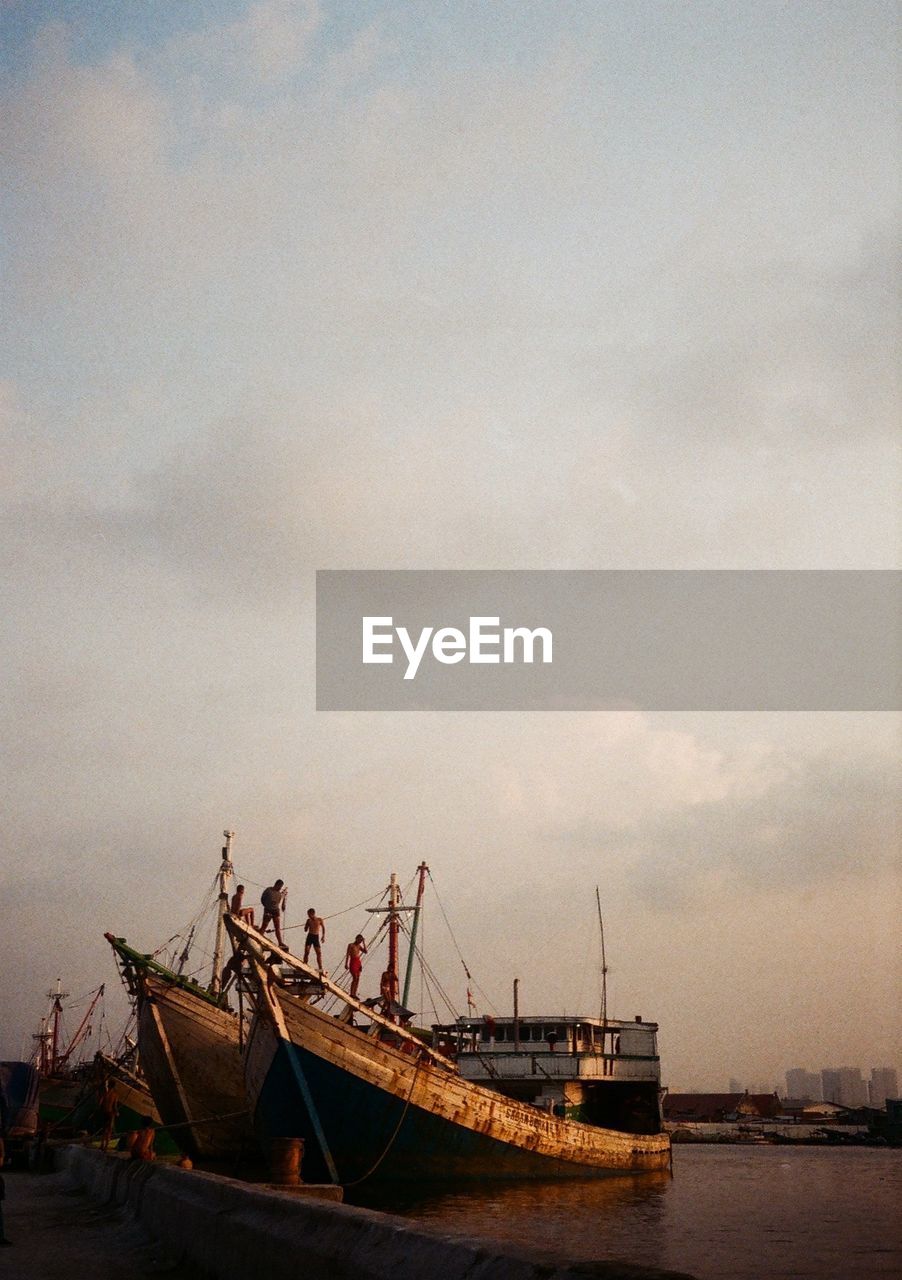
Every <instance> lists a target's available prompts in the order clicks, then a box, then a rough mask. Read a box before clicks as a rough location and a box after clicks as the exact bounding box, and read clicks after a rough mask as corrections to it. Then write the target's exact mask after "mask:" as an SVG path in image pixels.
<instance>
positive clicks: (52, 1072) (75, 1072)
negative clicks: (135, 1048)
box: [32, 978, 104, 1138]
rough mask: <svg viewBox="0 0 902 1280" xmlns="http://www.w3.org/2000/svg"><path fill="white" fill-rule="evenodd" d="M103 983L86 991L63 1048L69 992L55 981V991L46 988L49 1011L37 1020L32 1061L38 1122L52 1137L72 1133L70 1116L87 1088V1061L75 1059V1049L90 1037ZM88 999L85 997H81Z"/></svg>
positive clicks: (60, 1136)
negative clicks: (83, 1010) (80, 1013)
mask: <svg viewBox="0 0 902 1280" xmlns="http://www.w3.org/2000/svg"><path fill="white" fill-rule="evenodd" d="M103 993H104V986H103V984H102V983H101V985H100V986H99V987H98V988H97V990H96V991H94V992H91V993H90V1002H89V1004H88V1008H87V1012H86V1013H85V1014H84V1016H83V1018H82V1020H81V1022H80V1023H79V1025H78V1028H77V1030H76V1031H75V1034H74V1035H73V1036H72V1038H71V1040H70V1041H69V1043H68V1044H67V1045H66V1046H65V1048H63V1045H62V1036H63V1027H62V1022H63V1001H64V1000H67V999H68V997H69V993H68V992H67V991H63V989H62V982H61V981H60V979H59V978H57V980H56V990H55V991H48V992H47V998H48V1000H49V1001H50V1012H49V1014H48V1016H47V1017H45V1018H42V1019H41V1030H40V1031H39V1032H38V1033H37V1034H36V1035H35V1037H34V1040H35V1042H36V1043H35V1051H34V1055H33V1058H32V1062H33V1065H34V1068H35V1070H36V1071H37V1075H38V1081H39V1084H38V1123H39V1126H40V1127H41V1128H44V1129H46V1130H47V1131H48V1132H51V1133H53V1135H54V1137H58V1138H64V1137H71V1135H72V1134H73V1133H74V1132H75V1130H74V1127H73V1123H72V1118H73V1116H74V1113H75V1110H76V1108H77V1107H78V1105H79V1103H80V1102H81V1100H82V1098H83V1097H84V1096H85V1093H86V1092H87V1090H88V1075H89V1072H90V1064H89V1063H85V1062H80V1061H78V1059H77V1056H76V1054H77V1050H78V1049H79V1048H81V1047H82V1046H83V1045H85V1044H86V1043H87V1041H88V1040H89V1039H90V1037H91V1034H92V1030H93V1023H92V1019H93V1017H94V1013H95V1010H96V1009H97V1006H98V1004H99V1003H100V1002H101V1000H102V999H103ZM85 998H88V997H85Z"/></svg>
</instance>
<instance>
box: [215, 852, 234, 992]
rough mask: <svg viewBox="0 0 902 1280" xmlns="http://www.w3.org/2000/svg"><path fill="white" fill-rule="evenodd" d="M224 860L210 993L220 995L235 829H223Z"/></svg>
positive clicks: (221, 867)
mask: <svg viewBox="0 0 902 1280" xmlns="http://www.w3.org/2000/svg"><path fill="white" fill-rule="evenodd" d="M222 834H223V835H224V836H225V844H224V845H223V847H222V862H221V863H220V866H219V901H218V902H217V904H216V945H215V946H214V948H213V974H212V977H211V978H210V994H211V995H213V996H216V995H219V991H220V988H221V986H222V953H223V949H224V943H225V918H226V913H227V912H228V909H229V891H228V884H229V880H230V879H231V877H232V870H233V868H232V841H233V840H234V838H235V832H234V831H223V833H222Z"/></svg>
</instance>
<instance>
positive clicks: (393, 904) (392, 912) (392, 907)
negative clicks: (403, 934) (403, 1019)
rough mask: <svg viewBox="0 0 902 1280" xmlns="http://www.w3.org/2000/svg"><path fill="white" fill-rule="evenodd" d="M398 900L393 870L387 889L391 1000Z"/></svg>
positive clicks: (395, 974)
mask: <svg viewBox="0 0 902 1280" xmlns="http://www.w3.org/2000/svg"><path fill="white" fill-rule="evenodd" d="M398 902H399V897H398V877H397V876H396V875H395V873H394V871H393V872H392V873H391V881H390V883H389V889H388V972H389V973H390V974H391V998H392V1000H394V999H395V998H396V996H397V992H398V934H399V933H400V925H399V923H398Z"/></svg>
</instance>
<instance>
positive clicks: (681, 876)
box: [563, 741, 900, 910]
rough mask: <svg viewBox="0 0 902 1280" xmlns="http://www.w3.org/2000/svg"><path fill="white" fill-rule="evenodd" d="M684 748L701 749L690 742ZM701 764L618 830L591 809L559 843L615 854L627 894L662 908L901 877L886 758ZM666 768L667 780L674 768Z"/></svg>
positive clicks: (896, 811)
mask: <svg viewBox="0 0 902 1280" xmlns="http://www.w3.org/2000/svg"><path fill="white" fill-rule="evenodd" d="M667 745H668V747H670V748H671V755H672V746H673V744H672V743H670V742H668V743H667ZM684 745H685V747H687V748H689V747H690V746H691V748H692V751H693V754H694V753H697V752H698V745H697V744H695V743H691V741H690V742H687V743H685V744H684ZM698 763H699V762H697V764H696V768H695V769H690V770H689V771H688V772H686V773H684V775H683V778H682V786H681V788H680V789H681V791H682V796H681V799H680V802H679V803H672V802H671V803H668V802H667V795H668V793H667V791H666V790H665V791H664V792H663V794H661V793H659V794H658V797H657V798H658V803H657V804H654V805H651V806H650V807H649V809H648V811H647V812H645V813H643V814H642V815H641V816H636V817H634V818H633V820H632V821H631V822H629V823H626V824H621V825H618V826H616V827H615V826H612V825H611V824H610V822H606V821H604V820H601V819H598V818H594V817H592V816H589V817H587V818H586V819H585V820H584V821H583V823H581V824H580V825H579V826H576V827H570V828H569V829H568V830H565V832H564V833H563V836H564V838H565V840H566V843H567V845H568V847H571V848H575V849H577V850H578V849H581V848H582V849H589V848H594V849H598V848H606V849H610V850H612V851H614V853H615V855H616V857H617V858H618V859H620V860H621V861H622V862H623V864H624V866H625V867H626V875H627V879H628V880H629V882H630V883H631V884H632V885H633V887H634V888H635V890H636V891H637V892H638V893H640V894H641V896H642V897H643V898H645V899H646V900H647V901H649V902H650V903H652V904H653V905H655V906H658V907H663V908H665V909H669V910H684V909H686V908H687V907H688V906H689V905H690V904H691V903H692V902H693V901H695V900H697V899H702V900H704V901H720V900H723V899H724V898H725V897H726V898H734V897H735V895H736V894H744V893H748V894H753V895H756V896H757V895H767V894H768V893H773V894H782V893H798V892H800V891H804V890H806V889H809V888H811V887H812V886H814V885H821V884H826V883H829V882H831V881H835V880H837V879H841V878H843V877H851V878H853V879H854V878H859V877H860V878H863V879H867V880H873V879H875V878H880V877H884V876H886V875H894V874H898V871H899V869H900V842H899V834H900V807H899V799H900V797H899V788H898V782H897V778H896V768H895V762H894V759H893V756H892V755H891V754H881V753H876V752H851V751H848V750H846V751H843V750H842V749H839V750H831V751H824V752H817V751H806V752H803V753H790V752H787V751H781V750H779V749H777V748H775V747H772V748H770V749H765V750H759V751H757V752H755V751H749V750H746V751H744V752H739V753H737V754H736V755H735V756H734V757H733V758H729V757H720V758H717V757H712V756H711V755H710V753H709V756H708V765H709V766H711V765H712V764H713V765H714V767H713V768H711V767H709V768H707V769H704V770H703V771H700V770H699V769H698V767H697V765H698ZM665 774H666V776H667V777H668V778H669V779H670V780H671V786H672V785H673V778H674V775H673V772H672V771H671V770H670V769H669V768H668V769H666V770H665ZM677 786H678V787H680V782H679V774H678V775H677ZM670 794H671V796H673V792H672V791H671V793H670Z"/></svg>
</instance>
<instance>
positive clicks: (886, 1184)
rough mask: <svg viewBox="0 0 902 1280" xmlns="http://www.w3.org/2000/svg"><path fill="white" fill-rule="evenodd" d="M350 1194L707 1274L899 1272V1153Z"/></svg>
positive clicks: (755, 1149) (699, 1157) (582, 1254)
mask: <svg viewBox="0 0 902 1280" xmlns="http://www.w3.org/2000/svg"><path fill="white" fill-rule="evenodd" d="M348 1199H349V1201H351V1202H353V1203H355V1204H363V1205H366V1206H367V1207H368V1208H374V1209H381V1210H384V1211H388V1212H392V1213H400V1214H403V1215H404V1216H405V1217H409V1218H414V1219H416V1220H418V1221H420V1222H422V1223H423V1224H424V1225H426V1226H429V1227H430V1228H433V1229H435V1230H439V1231H442V1232H448V1233H452V1234H455V1235H469V1236H484V1237H489V1238H492V1239H495V1240H502V1241H505V1242H507V1243H512V1244H516V1245H518V1246H530V1247H532V1248H534V1249H541V1250H543V1251H551V1252H554V1253H556V1254H558V1255H563V1256H566V1257H570V1258H573V1259H607V1258H620V1259H622V1260H624V1261H628V1262H633V1263H640V1264H644V1265H646V1266H657V1267H666V1268H671V1269H673V1270H675V1271H685V1272H689V1273H691V1274H693V1275H696V1276H699V1277H702V1278H703V1280H708V1278H709V1277H710V1278H711V1280H713V1278H714V1277H718V1280H753V1278H754V1280H760V1278H761V1277H763V1276H767V1277H771V1276H772V1277H787V1278H789V1277H793V1278H794V1280H798V1278H802V1277H808V1278H810V1280H845V1278H846V1277H849V1278H850V1280H851V1278H853V1277H854V1278H856V1280H870V1278H871V1277H882V1276H897V1277H898V1276H902V1239H900V1225H899V1224H900V1217H899V1213H898V1205H899V1204H900V1203H902V1151H899V1150H895V1151H893V1150H886V1149H873V1148H871V1149H869V1148H847V1149H839V1150H837V1149H831V1148H821V1147H802V1148H791V1149H790V1148H787V1147H767V1146H764V1147H761V1146H751V1147H743V1146H717V1147H714V1146H711V1147H689V1146H684V1147H676V1148H674V1177H673V1178H672V1179H671V1177H670V1175H669V1174H666V1173H664V1174H661V1173H654V1174H635V1175H624V1176H622V1177H621V1176H613V1177H610V1178H603V1179H592V1180H586V1181H583V1180H579V1181H573V1182H569V1181H568V1182H553V1183H531V1182H524V1183H489V1182H482V1183H479V1184H477V1185H475V1186H474V1185H470V1184H468V1185H466V1186H462V1185H461V1184H457V1185H456V1186H453V1187H451V1186H448V1187H443V1188H432V1189H431V1190H430V1191H429V1192H428V1193H426V1192H424V1191H421V1190H419V1189H417V1188H405V1189H400V1188H398V1189H382V1190H378V1191H376V1190H367V1189H366V1188H365V1187H359V1188H356V1189H355V1191H354V1192H352V1193H350V1194H349V1196H348Z"/></svg>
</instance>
